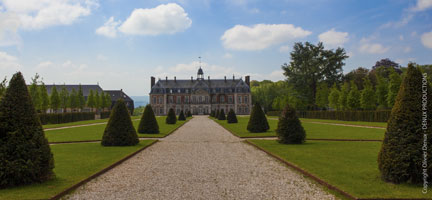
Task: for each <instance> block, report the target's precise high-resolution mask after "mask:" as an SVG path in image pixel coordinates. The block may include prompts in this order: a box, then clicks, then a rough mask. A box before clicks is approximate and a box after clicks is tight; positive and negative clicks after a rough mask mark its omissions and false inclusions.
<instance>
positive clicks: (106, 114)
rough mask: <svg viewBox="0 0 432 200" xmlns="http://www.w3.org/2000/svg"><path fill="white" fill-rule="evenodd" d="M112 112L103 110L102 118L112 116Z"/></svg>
mask: <svg viewBox="0 0 432 200" xmlns="http://www.w3.org/2000/svg"><path fill="white" fill-rule="evenodd" d="M110 114H111V112H110V111H106V112H101V113H100V117H101V119H106V118H109V117H110Z"/></svg>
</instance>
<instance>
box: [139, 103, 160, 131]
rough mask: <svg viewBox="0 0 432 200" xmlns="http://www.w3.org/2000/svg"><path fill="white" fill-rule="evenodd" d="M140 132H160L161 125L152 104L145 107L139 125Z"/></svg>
mask: <svg viewBox="0 0 432 200" xmlns="http://www.w3.org/2000/svg"><path fill="white" fill-rule="evenodd" d="M138 133H159V125H158V123H157V120H156V117H155V114H154V112H153V109H152V107H151V105H150V104H147V106H146V107H145V109H144V112H143V115H142V117H141V121H140V123H139V125H138Z"/></svg>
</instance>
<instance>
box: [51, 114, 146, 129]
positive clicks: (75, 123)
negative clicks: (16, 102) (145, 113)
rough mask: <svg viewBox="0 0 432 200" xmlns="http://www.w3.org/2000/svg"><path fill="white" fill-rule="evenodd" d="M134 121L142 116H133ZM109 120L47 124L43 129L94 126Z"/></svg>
mask: <svg viewBox="0 0 432 200" xmlns="http://www.w3.org/2000/svg"><path fill="white" fill-rule="evenodd" d="M131 118H132V120H134V119H139V118H140V116H132V117H131ZM108 119H109V118H107V119H95V120H85V121H78V122H70V123H62V124H45V125H43V128H44V129H45V128H59V127H66V126H77V125H86V124H94V123H102V122H108Z"/></svg>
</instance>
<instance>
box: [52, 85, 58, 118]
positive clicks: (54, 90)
mask: <svg viewBox="0 0 432 200" xmlns="http://www.w3.org/2000/svg"><path fill="white" fill-rule="evenodd" d="M50 102H51V104H50V106H51V109H52V110H53V112H55V113H56V112H57V110H58V109H59V108H60V96H59V94H58V92H57V88H56V86H55V85H54V86H53V87H52V89H51V97H50Z"/></svg>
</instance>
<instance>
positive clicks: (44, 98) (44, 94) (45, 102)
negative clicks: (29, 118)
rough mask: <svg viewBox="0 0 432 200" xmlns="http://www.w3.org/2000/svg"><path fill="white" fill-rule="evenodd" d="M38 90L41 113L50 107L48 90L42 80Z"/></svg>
mask: <svg viewBox="0 0 432 200" xmlns="http://www.w3.org/2000/svg"><path fill="white" fill-rule="evenodd" d="M39 90H40V91H39V93H40V96H41V111H42V113H46V111H47V110H48V108H50V97H49V95H48V91H47V88H46V86H45V83H44V82H42V84H41V86H40V87H39Z"/></svg>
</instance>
